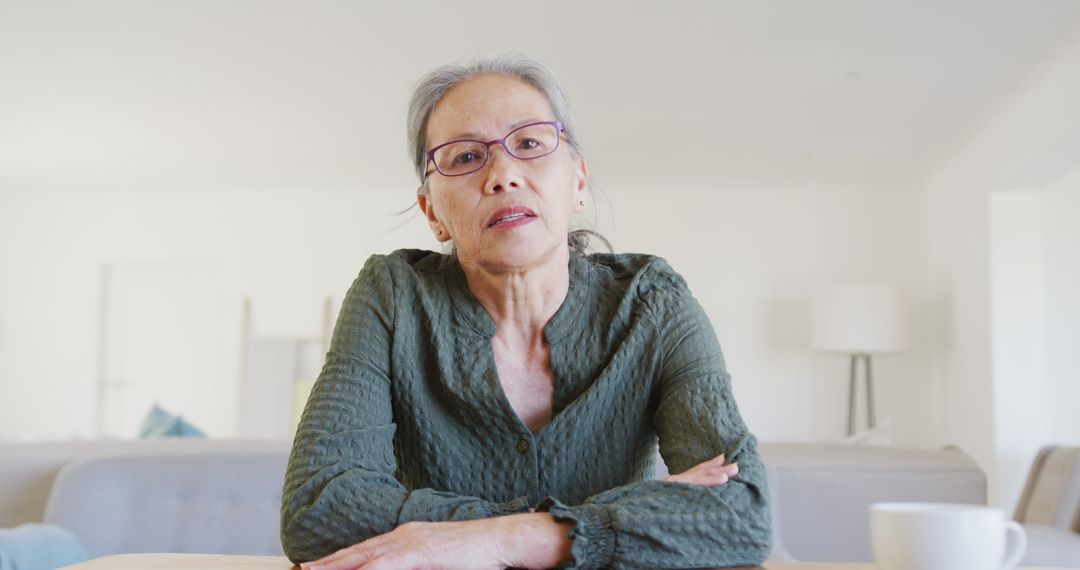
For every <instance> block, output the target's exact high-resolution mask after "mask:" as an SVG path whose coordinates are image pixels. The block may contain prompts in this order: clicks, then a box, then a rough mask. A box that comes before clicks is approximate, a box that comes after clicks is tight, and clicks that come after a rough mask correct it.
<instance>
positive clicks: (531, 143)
mask: <svg viewBox="0 0 1080 570" xmlns="http://www.w3.org/2000/svg"><path fill="white" fill-rule="evenodd" d="M538 146H540V141H538V140H536V139H521V140H520V141H519V142H518V148H520V149H521V150H533V149H534V148H536V147H538Z"/></svg>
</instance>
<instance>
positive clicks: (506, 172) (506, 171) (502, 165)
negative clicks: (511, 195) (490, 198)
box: [484, 144, 521, 194]
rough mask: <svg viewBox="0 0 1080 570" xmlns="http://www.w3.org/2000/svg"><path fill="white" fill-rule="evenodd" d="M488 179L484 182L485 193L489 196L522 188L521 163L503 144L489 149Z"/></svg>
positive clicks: (494, 145)
mask: <svg viewBox="0 0 1080 570" xmlns="http://www.w3.org/2000/svg"><path fill="white" fill-rule="evenodd" d="M488 152H489V153H491V154H490V156H488V163H487V165H486V167H487V179H486V180H485V181H484V191H485V192H487V193H489V194H495V193H498V192H506V191H507V190H510V189H515V190H516V189H518V188H520V187H521V176H520V171H519V170H518V169H519V168H520V165H521V161H520V160H518V159H516V158H514V157H513V156H510V153H509V152H507V151H506V148H505V147H503V145H501V144H493V145H491V146H490V147H488Z"/></svg>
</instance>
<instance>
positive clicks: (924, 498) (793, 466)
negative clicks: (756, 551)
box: [761, 444, 986, 562]
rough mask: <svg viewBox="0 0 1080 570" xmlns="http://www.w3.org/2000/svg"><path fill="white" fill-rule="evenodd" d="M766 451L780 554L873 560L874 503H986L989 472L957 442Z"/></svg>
mask: <svg viewBox="0 0 1080 570" xmlns="http://www.w3.org/2000/svg"><path fill="white" fill-rule="evenodd" d="M761 455H762V459H763V460H764V462H765V467H766V473H767V474H768V477H769V495H770V497H771V499H772V509H773V543H774V549H775V552H774V556H775V558H777V559H781V560H788V561H800V562H871V561H873V553H872V551H871V548H870V531H869V528H870V505H871V504H873V503H877V502H894V501H899V502H905V501H910V502H938V503H970V504H979V505H985V504H986V476H985V475H984V474H983V472H982V470H981V469H979V467H978V466H977V465H976V464H975V462H974V461H973V460H972V459H971V458H970V457H968V456H967V455H965V454H964V453H962V452H961V451H959V450H957V449H953V448H946V449H941V450H923V449H903V448H897V447H876V446H849V445H836V444H769V445H762V446H761Z"/></svg>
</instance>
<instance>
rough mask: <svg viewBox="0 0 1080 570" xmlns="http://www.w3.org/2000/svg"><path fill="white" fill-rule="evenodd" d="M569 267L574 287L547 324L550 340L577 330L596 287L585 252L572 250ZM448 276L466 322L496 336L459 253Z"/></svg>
mask: <svg viewBox="0 0 1080 570" xmlns="http://www.w3.org/2000/svg"><path fill="white" fill-rule="evenodd" d="M569 269H570V271H569V274H570V287H569V288H568V289H567V291H566V298H565V299H563V302H562V305H560V306H559V309H558V310H557V311H555V314H554V315H552V316H551V320H549V321H548V323H547V325H545V326H544V337H545V338H546V339H547V341H548V343H553V342H556V341H558V340H559V339H561V338H562V337H564V336H566V334H567V333H569V332H570V331H571V330H573V326H574V324H575V323H576V322H577V321H578V318H579V317H580V316H581V313H582V309H583V308H584V306H585V300H586V299H587V298H588V296H589V292H590V291H591V289H592V281H593V272H592V269H594V267H593V265H592V263H591V262H590V261H589V260H588V259H587V258H586V257H585V256H584V255H581V254H579V253H574V252H570V262H569ZM446 278H447V286H448V288H449V290H450V297H451V299H452V300H453V302H454V307H455V309H456V310H457V312H458V314H459V315H460V316H461V317H462V319H464V321H465V322H466V324H468V325H469V327H470V328H472V329H473V330H475V331H476V332H478V333H480V334H481V335H483V336H486V337H488V338H492V337H494V336H495V332H496V326H495V321H494V320H493V319H492V318H491V315H489V314H488V312H487V309H485V308H484V306H483V305H482V304H480V301H479V300H478V299H477V298H476V296H475V295H473V292H472V290H470V289H469V281H468V279H467V278H466V277H465V270H464V269H462V267H461V262H460V261H459V260H458V258H457V256H456V255H454V256H450V258H449V260H448V271H447V272H446Z"/></svg>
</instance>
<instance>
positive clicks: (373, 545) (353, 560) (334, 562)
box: [300, 535, 390, 570]
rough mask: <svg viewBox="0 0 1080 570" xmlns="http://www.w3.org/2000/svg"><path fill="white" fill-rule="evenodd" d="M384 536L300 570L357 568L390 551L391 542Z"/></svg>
mask: <svg viewBox="0 0 1080 570" xmlns="http://www.w3.org/2000/svg"><path fill="white" fill-rule="evenodd" d="M384 536H386V535H380V536H376V537H375V538H372V539H369V540H365V541H364V542H361V543H358V544H354V545H353V546H350V547H348V548H342V549H341V550H339V551H337V552H335V553H333V554H331V555H329V556H326V557H324V558H320V559H319V560H315V561H312V562H309V563H307V564H301V565H300V568H301V569H302V570H346V569H351V568H355V567H357V566H359V565H360V564H363V563H364V562H365V561H367V560H370V559H372V558H375V557H377V556H380V555H382V554H383V553H385V552H387V551H388V550H390V544H389V540H388V539H387V538H383V537H384Z"/></svg>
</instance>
